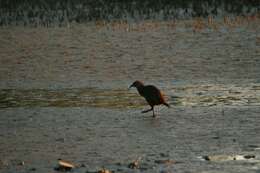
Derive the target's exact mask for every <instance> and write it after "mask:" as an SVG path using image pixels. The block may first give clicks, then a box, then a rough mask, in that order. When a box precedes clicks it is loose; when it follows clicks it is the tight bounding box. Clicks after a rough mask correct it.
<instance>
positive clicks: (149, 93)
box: [129, 80, 170, 117]
mask: <svg viewBox="0 0 260 173" xmlns="http://www.w3.org/2000/svg"><path fill="white" fill-rule="evenodd" d="M132 87H135V88H136V89H137V91H138V93H139V94H140V95H141V96H143V97H144V98H145V100H146V101H147V103H148V104H149V105H150V106H151V109H148V110H144V111H142V113H146V112H150V111H153V117H156V115H155V113H154V106H156V105H161V104H163V105H165V106H167V107H168V108H170V105H169V104H168V103H166V101H165V99H164V97H163V94H162V93H161V91H160V90H159V89H158V88H157V87H156V86H154V85H144V83H143V82H141V81H139V80H136V81H135V82H134V83H133V84H132V85H130V86H129V89H130V88H132Z"/></svg>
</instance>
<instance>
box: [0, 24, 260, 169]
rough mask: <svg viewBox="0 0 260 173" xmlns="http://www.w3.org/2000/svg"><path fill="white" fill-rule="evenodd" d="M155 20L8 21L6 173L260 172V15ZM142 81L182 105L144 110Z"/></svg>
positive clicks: (0, 105)
mask: <svg viewBox="0 0 260 173" xmlns="http://www.w3.org/2000/svg"><path fill="white" fill-rule="evenodd" d="M145 26H146V25H145ZM147 26H148V25H147ZM152 26H154V28H146V29H142V28H143V26H141V25H140V26H139V25H137V24H136V25H134V24H133V25H131V27H130V30H125V28H124V27H123V29H122V28H121V27H117V26H114V25H112V24H111V25H107V26H102V27H100V26H97V25H95V24H93V23H92V24H88V25H72V26H70V27H69V28H41V27H40V28H24V27H9V28H1V29H0V35H1V37H0V79H1V82H0V88H1V90H0V141H1V143H0V172H7V173H9V172H10V173H11V172H21V173H23V172H42V173H44V172H56V171H55V170H54V167H55V166H56V165H57V163H58V162H57V159H59V158H61V159H65V160H68V161H71V162H72V163H74V164H75V165H76V168H75V169H74V171H73V172H79V173H83V172H84V173H85V172H87V171H89V172H95V171H97V170H99V169H101V168H102V167H105V168H107V169H110V170H112V171H115V172H149V173H151V172H167V171H168V172H210V173H213V172H214V173H215V172H236V173H237V172H241V173H242V172H254V173H255V172H259V171H260V149H259V148H260V137H259V135H258V134H259V132H260V128H259V123H260V118H259V115H260V107H259V106H260V83H259V82H260V52H259V50H260V49H259V48H260V40H259V38H260V37H259V36H260V35H259V34H260V33H259V31H260V28H259V27H260V25H259V19H255V20H254V21H251V22H249V23H247V24H240V25H238V26H236V27H234V26H228V25H224V24H223V25H220V26H219V27H218V29H213V28H211V27H206V28H203V29H201V30H199V31H195V30H194V27H193V25H192V24H191V22H190V21H183V22H180V23H177V26H174V28H172V26H168V25H163V24H162V25H161V27H160V25H159V27H158V26H157V25H155V24H153V25H152ZM155 26H156V27H155ZM136 79H139V80H143V81H145V83H149V84H155V85H157V86H158V87H159V88H161V89H162V90H163V91H164V94H165V95H166V98H167V100H168V101H169V102H170V104H171V105H172V108H170V109H167V108H166V107H159V108H158V109H157V113H158V117H157V118H155V119H154V118H152V115H151V114H149V113H147V114H141V113H140V112H141V111H142V110H143V109H145V108H147V106H146V104H145V102H144V100H143V99H142V98H141V97H139V96H138V95H137V93H136V91H135V90H128V89H127V87H128V86H129V85H130V84H131V83H132V82H133V81H134V80H136ZM240 155H242V156H243V157H242V158H244V156H254V157H252V158H251V157H250V158H248V159H241V157H240ZM204 156H205V157H204ZM205 158H206V160H205ZM207 158H210V160H209V161H207ZM136 159H139V164H140V167H139V168H138V169H130V168H128V164H129V163H131V162H133V161H134V160H136ZM168 159H169V160H170V161H169V162H167V160H168ZM171 160H172V161H176V163H174V162H171Z"/></svg>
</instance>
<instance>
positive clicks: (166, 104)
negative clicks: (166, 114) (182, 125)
mask: <svg viewBox="0 0 260 173" xmlns="http://www.w3.org/2000/svg"><path fill="white" fill-rule="evenodd" d="M163 104H164V105H165V106H167V107H168V108H170V107H171V106H170V105H169V104H168V103H166V102H164V103H163Z"/></svg>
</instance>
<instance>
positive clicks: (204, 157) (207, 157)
mask: <svg viewBox="0 0 260 173" xmlns="http://www.w3.org/2000/svg"><path fill="white" fill-rule="evenodd" d="M202 158H203V159H204V160H207V161H210V158H209V156H202Z"/></svg>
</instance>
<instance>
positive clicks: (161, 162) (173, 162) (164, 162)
mask: <svg viewBox="0 0 260 173" xmlns="http://www.w3.org/2000/svg"><path fill="white" fill-rule="evenodd" d="M154 163H157V164H175V163H177V162H176V161H175V160H171V159H166V160H155V161H154Z"/></svg>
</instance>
